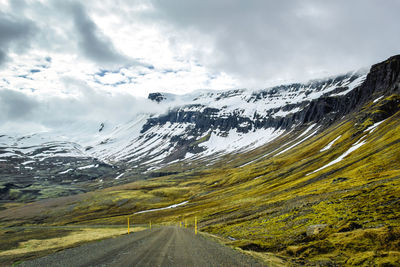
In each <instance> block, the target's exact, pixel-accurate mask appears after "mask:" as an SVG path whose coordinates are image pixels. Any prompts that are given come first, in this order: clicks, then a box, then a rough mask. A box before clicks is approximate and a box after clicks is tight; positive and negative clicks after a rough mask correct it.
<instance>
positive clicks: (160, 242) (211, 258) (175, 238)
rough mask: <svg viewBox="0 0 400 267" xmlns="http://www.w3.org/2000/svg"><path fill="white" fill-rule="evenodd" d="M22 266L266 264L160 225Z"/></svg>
mask: <svg viewBox="0 0 400 267" xmlns="http://www.w3.org/2000/svg"><path fill="white" fill-rule="evenodd" d="M18 266H41V267H42V266H63V267H66V266H74V267H75V266H124V267H125V266H184V267H186V266H200V267H206V266H229V267H233V266H265V265H263V264H262V263H260V262H258V261H257V260H256V259H254V258H252V257H250V256H247V255H244V254H242V253H240V252H238V251H235V250H233V249H231V248H229V247H226V246H223V245H220V244H218V243H216V242H215V241H213V240H211V239H209V238H207V237H204V236H202V235H200V234H199V235H194V233H193V230H192V229H183V228H179V227H172V226H171V227H160V228H155V229H151V230H145V231H141V232H135V233H133V234H132V233H131V234H129V235H124V236H120V237H116V238H111V239H106V240H102V241H99V242H94V243H89V244H85V245H82V246H80V247H76V248H71V249H67V250H63V251H60V252H57V253H55V254H52V255H50V256H46V257H43V258H39V259H36V260H33V261H29V262H24V263H22V264H20V265H18Z"/></svg>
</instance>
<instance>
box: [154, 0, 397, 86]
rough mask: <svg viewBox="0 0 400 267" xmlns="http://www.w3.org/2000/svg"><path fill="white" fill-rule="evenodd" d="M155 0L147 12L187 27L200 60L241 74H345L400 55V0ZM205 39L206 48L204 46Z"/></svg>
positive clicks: (183, 29)
mask: <svg viewBox="0 0 400 267" xmlns="http://www.w3.org/2000/svg"><path fill="white" fill-rule="evenodd" d="M152 3H153V6H154V12H153V13H150V14H147V15H148V18H151V19H155V20H159V21H160V22H161V23H164V24H167V25H169V26H170V27H172V28H173V29H175V30H177V31H181V32H184V33H185V34H182V36H183V37H181V38H183V41H188V42H192V43H193V44H194V45H195V46H196V47H197V49H198V50H199V56H200V57H202V58H201V62H202V64H204V65H206V66H208V67H211V68H213V69H214V70H221V71H225V72H228V73H230V74H232V75H234V76H235V77H238V78H239V80H240V79H242V80H249V79H253V80H258V81H263V80H267V79H271V78H275V77H278V78H289V77H290V78H294V79H299V80H302V79H304V78H310V76H312V75H313V73H314V75H315V72H321V71H327V72H328V73H330V74H334V73H337V72H345V71H347V70H351V69H354V68H359V67H363V66H368V65H370V64H373V63H375V62H378V61H379V60H382V59H385V58H387V57H388V56H391V55H393V54H396V53H399V46H398V44H399V43H400V32H399V31H398V28H397V25H400V16H398V10H400V1H395V0H388V1H379V0H368V1H365V0H354V1H345V0H334V1H333V0H330V1H319V0H304V1H300V0H291V1H290V0H289V1H272V0H269V1H266V0H254V1H241V0H229V1H228V0H221V1H214V0H204V1H197V0H186V1H180V0H170V1H162V0H153V1H152ZM185 36H189V37H185ZM185 38H186V39H185ZM204 40H207V42H206V43H204ZM181 41H182V40H181ZM205 45H209V47H207V49H205V51H202V49H203V47H204V46H205ZM207 51H211V53H208V52H207ZM316 75H317V76H321V73H317V74H316ZM311 78H313V77H311Z"/></svg>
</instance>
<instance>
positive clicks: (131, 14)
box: [0, 0, 400, 131]
mask: <svg viewBox="0 0 400 267" xmlns="http://www.w3.org/2000/svg"><path fill="white" fill-rule="evenodd" d="M398 10H400V1H399V0H385V1H382V0H352V1H348V0H326V1H320V0H285V1H275V0H249V1H241V0H202V1H197V0H185V1H181V0H129V1H128V0H102V1H94V0H86V1H73V0H63V1H58V0H37V1H34V0H9V1H7V0H0V130H3V131H7V130H9V129H13V128H15V127H16V126H18V127H21V125H22V124H25V126H24V127H25V128H30V129H37V130H40V129H46V128H51V127H53V125H57V124H59V123H60V121H64V122H65V121H73V120H76V119H82V118H85V119H89V118H93V120H95V119H94V118H98V117H100V116H103V117H107V119H109V120H114V119H115V118H121V117H124V116H128V117H129V114H131V113H132V112H133V113H135V112H136V113H138V112H146V111H147V110H151V109H152V108H151V107H150V106H151V105H150V104H149V103H148V101H146V100H145V99H144V98H145V97H147V95H148V94H149V93H150V92H159V91H161V92H169V93H175V94H185V93H188V92H191V91H193V90H196V89H215V90H222V89H230V88H266V87H269V86H272V85H277V84H282V83H290V82H302V81H307V80H310V79H315V78H323V77H326V76H331V75H335V74H340V73H345V72H347V71H351V70H357V69H360V68H362V67H368V66H370V65H371V64H374V63H377V62H379V61H382V60H385V59H386V58H388V57H390V56H392V55H395V54H399V50H400V49H399V48H400V46H399V44H400V31H399V30H398V25H400V16H398ZM99 114H100V115H99ZM96 120H98V119H96ZM28 124H29V125H31V124H32V125H35V126H29V127H28V126H26V125H28ZM22 128H23V127H22Z"/></svg>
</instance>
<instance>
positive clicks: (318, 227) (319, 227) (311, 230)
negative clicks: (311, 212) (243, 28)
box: [306, 224, 328, 236]
mask: <svg viewBox="0 0 400 267" xmlns="http://www.w3.org/2000/svg"><path fill="white" fill-rule="evenodd" d="M327 227H328V224H313V225H310V226H308V227H307V231H306V233H307V236H313V235H318V234H319V233H321V232H322V231H323V230H325V229H326V228H327Z"/></svg>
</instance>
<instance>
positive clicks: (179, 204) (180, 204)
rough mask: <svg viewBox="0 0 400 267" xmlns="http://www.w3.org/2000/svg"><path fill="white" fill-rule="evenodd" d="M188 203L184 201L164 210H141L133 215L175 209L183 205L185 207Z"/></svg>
mask: <svg viewBox="0 0 400 267" xmlns="http://www.w3.org/2000/svg"><path fill="white" fill-rule="evenodd" d="M188 202H189V201H184V202H181V203H178V204H174V205H171V206H168V207H165V208H158V209H151V210H142V211H138V212H135V213H134V214H141V213H146V212H153V211H158V210H167V209H173V208H176V207H179V206H183V205H185V204H186V203H188Z"/></svg>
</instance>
